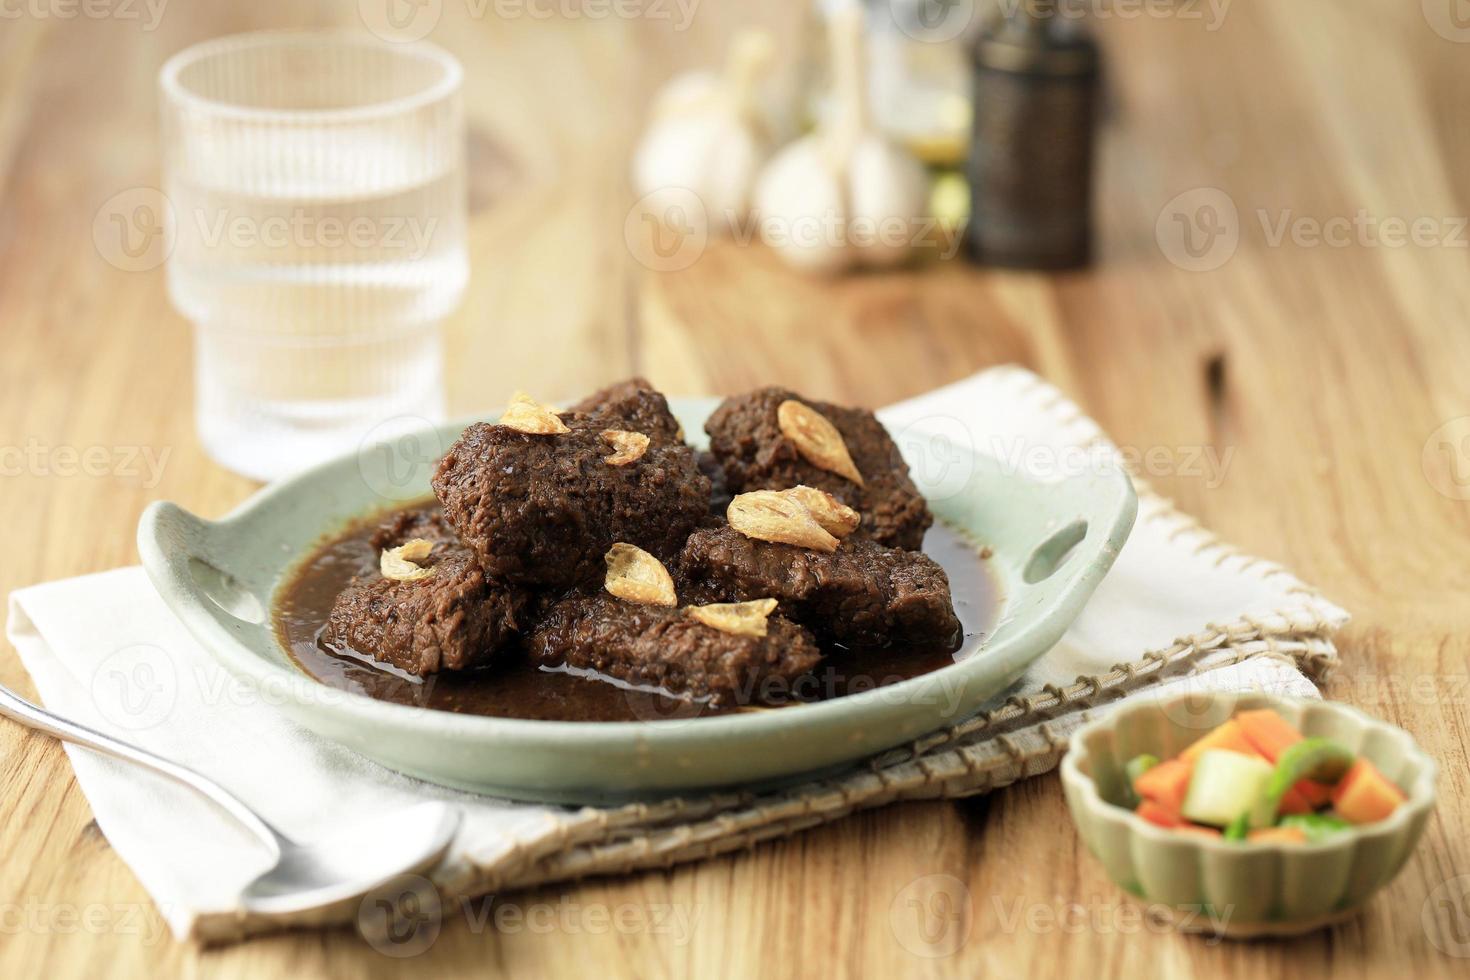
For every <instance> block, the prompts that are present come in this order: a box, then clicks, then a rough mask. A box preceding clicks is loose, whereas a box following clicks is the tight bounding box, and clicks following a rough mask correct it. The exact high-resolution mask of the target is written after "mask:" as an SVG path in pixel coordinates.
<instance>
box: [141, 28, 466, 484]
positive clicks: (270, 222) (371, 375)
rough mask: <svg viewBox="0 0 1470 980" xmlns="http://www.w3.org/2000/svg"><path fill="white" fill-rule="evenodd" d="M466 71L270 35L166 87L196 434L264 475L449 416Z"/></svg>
mask: <svg viewBox="0 0 1470 980" xmlns="http://www.w3.org/2000/svg"><path fill="white" fill-rule="evenodd" d="M461 76H462V70H461V68H460V65H459V63H458V62H457V61H455V59H454V58H453V57H451V56H450V55H449V54H447V53H446V52H444V51H442V50H440V49H439V48H437V47H434V46H432V45H429V44H423V43H418V44H406V43H405V44H395V43H388V42H383V41H378V40H375V39H370V38H364V37H359V36H357V35H353V34H346V33H336V32H328V33H263V34H247V35H240V36H236V37H227V38H221V39H219V40H215V41H210V42H207V43H205V44H200V45H197V46H195V47H192V48H189V49H187V50H185V51H183V52H181V53H179V54H177V55H175V56H174V57H173V58H172V59H170V60H169V61H168V63H167V64H165V65H164V67H163V71H162V73H161V75H160V84H161V87H162V100H163V148H164V188H163V191H164V195H165V197H166V199H167V201H168V203H169V204H170V205H171V207H172V221H171V222H170V223H169V224H168V225H167V227H168V228H169V229H170V230H171V233H172V238H171V242H170V244H171V249H172V251H171V252H170V253H169V260H168V286H169V295H170V297H171V299H172V301H173V303H174V305H175V306H176V307H177V308H178V309H179V311H180V312H182V313H183V314H184V316H186V317H188V318H189V320H190V321H192V323H193V324H194V326H195V328H196V329H195V379H196V403H195V411H196V418H197V424H198V429H199V437H200V439H201V441H202V442H203V444H204V447H205V449H206V450H207V451H208V452H209V453H210V455H211V456H213V457H214V458H215V459H216V460H217V461H219V462H220V463H222V464H224V465H225V466H228V467H230V468H231V469H234V470H237V471H239V472H241V473H245V474H247V475H249V476H253V477H256V478H258V479H274V478H276V477H278V476H282V475H284V474H286V473H289V472H292V471H294V470H297V469H300V468H301V467H303V466H306V465H308V464H310V463H312V462H315V461H317V460H320V459H322V458H323V457H325V456H327V455H331V454H335V453H339V452H342V451H344V450H347V449H351V448H352V447H354V446H356V445H358V444H359V443H360V441H361V440H362V439H363V437H364V436H365V435H366V434H367V432H368V431H369V430H371V429H372V428H373V427H374V426H375V425H376V424H378V423H381V422H384V421H386V420H389V419H400V420H401V419H404V418H412V419H424V420H427V421H429V422H437V421H442V419H443V416H444V395H443V384H442V380H443V350H442V340H441V337H440V327H441V322H442V321H443V319H444V317H445V316H446V315H447V314H449V313H450V312H451V311H453V310H454V308H455V307H456V306H458V304H459V301H460V297H461V296H462V295H463V292H464V286H465V282H466V279H467V277H468V274H469V271H468V263H467V261H466V258H465V244H464V238H465V184H464V164H465V149H464V120H463V109H462V105H461V101H460V81H461Z"/></svg>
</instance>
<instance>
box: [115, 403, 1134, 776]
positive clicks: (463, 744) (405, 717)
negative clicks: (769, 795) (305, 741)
mask: <svg viewBox="0 0 1470 980" xmlns="http://www.w3.org/2000/svg"><path fill="white" fill-rule="evenodd" d="M714 405H715V402H714V401H713V400H703V399H701V400H688V401H677V400H676V401H675V402H674V403H673V407H674V410H675V412H676V413H677V414H678V415H679V418H680V421H681V422H683V424H684V429H685V431H686V432H688V433H691V434H696V433H697V434H702V432H703V423H704V419H705V417H706V416H707V415H708V414H709V412H710V411H711V410H712V409H713V407H714ZM463 424H464V423H461V424H459V425H452V426H446V427H444V428H441V429H437V430H423V431H420V432H409V433H402V432H395V431H385V432H383V433H380V435H381V436H383V438H382V439H381V440H378V439H375V440H374V441H373V442H372V443H370V444H367V445H365V446H364V448H363V449H362V450H361V451H359V452H357V453H355V454H350V455H348V456H345V457H342V458H339V459H335V460H332V461H329V462H327V463H323V464H322V465H320V466H317V467H314V468H313V469H311V470H308V471H307V472H305V473H302V474H301V475H299V476H297V477H294V478H292V479H290V480H286V481H283V482H281V483H277V484H273V485H271V486H269V487H266V488H265V489H264V490H262V491H261V492H260V493H258V494H256V495H255V496H254V497H252V498H251V499H250V500H248V501H247V502H246V503H245V504H243V505H242V506H241V507H239V508H238V509H236V510H235V511H234V512H232V513H231V514H229V515H228V516H226V517H224V518H223V519H221V520H218V521H208V520H204V519H203V518H200V517H196V516H195V515H193V514H190V513H189V512H188V511H185V510H183V509H182V508H180V507H178V506H176V505H174V504H171V503H166V502H160V503H155V504H153V505H152V506H151V507H149V508H148V510H147V511H146V512H145V513H144V514H143V519H142V521H141V523H140V524H139V527H138V549H139V551H140V553H141V554H142V557H143V564H144V566H145V567H146V568H147V570H148V574H149V576H150V577H151V578H152V580H153V583H154V585H155V586H156V587H157V588H158V591H159V593H160V594H161V595H162V596H163V598H164V600H165V601H166V602H167V603H168V604H169V605H170V606H171V607H172V608H173V610H174V611H175V613H177V614H178V616H179V618H180V619H181V620H182V621H183V622H184V624H185V625H186V626H187V627H188V628H189V630H190V631H191V632H192V633H193V634H194V635H195V636H196V637H197V638H198V639H199V641H200V643H202V644H203V645H204V646H205V647H207V648H208V649H209V650H211V651H212V652H213V653H214V654H215V655H216V656H217V657H218V658H219V660H220V662H221V663H222V664H223V665H224V666H225V667H226V668H227V669H228V670H229V671H230V672H231V673H233V674H235V675H236V676H238V677H240V678H242V679H243V680H245V681H247V682H249V683H252V684H255V685H257V686H268V688H269V689H270V690H271V691H272V692H273V693H274V696H273V697H272V702H271V703H273V704H279V705H280V707H281V708H282V710H284V711H286V712H287V713H288V714H289V715H290V716H291V717H292V718H293V719H294V720H296V721H297V722H298V723H300V724H301V725H303V726H305V727H306V728H308V729H310V730H312V731H314V732H317V733H318V734H320V735H322V736H324V737H326V738H329V739H332V740H333V741H336V742H340V743H341V744H343V745H346V746H348V747H350V748H352V749H354V750H355V751H357V752H360V753H361V754H363V755H365V756H367V757H368V758H371V759H373V760H375V761H377V762H380V763H382V764H383V765H385V766H387V767H389V768H390V769H394V770H397V771H399V772H404V773H408V774H411V775H414V776H418V777H421V778H423V779H426V780H429V781H431V782H435V783H441V784H444V785H447V786H454V787H458V788H461V789H468V790H473V791H478V792H485V793H492V794H495V795H498V796H508V797H514V798H519V799H534V800H549V801H558V802H612V801H617V800H628V799H636V798H646V797H651V796H659V795H667V794H671V793H678V792H684V791H695V790H707V789H712V788H716V787H727V786H735V785H773V784H777V783H780V782H783V781H786V780H790V779H794V778H797V777H802V776H806V775H810V774H813V773H816V772H820V771H828V770H833V769H836V768H839V767H842V766H845V765H848V764H851V763H852V762H854V761H856V760H858V759H861V758H863V757H865V756H868V755H871V754H873V753H875V752H879V751H882V750H883V749H886V748H891V747H893V746H895V745H898V744H901V743H903V742H905V741H908V740H910V739H913V738H915V737H917V736H919V735H922V734H924V733H926V732H930V731H933V730H934V729H936V728H940V727H942V726H944V725H947V724H951V723H954V722H956V721H959V720H960V719H962V718H964V717H965V716H967V715H969V714H972V713H973V712H974V711H975V710H977V709H978V708H979V707H980V706H981V705H982V704H983V703H984V702H985V701H986V700H987V699H989V698H991V697H993V696H994V695H996V694H997V693H999V692H1000V691H1002V690H1004V689H1005V688H1006V686H1007V685H1009V684H1011V683H1012V682H1013V681H1015V680H1016V679H1017V678H1018V677H1019V676H1020V675H1021V673H1022V672H1023V671H1024V670H1025V669H1026V667H1027V666H1028V665H1029V664H1031V663H1032V662H1033V661H1034V660H1036V659H1037V658H1038V657H1040V656H1041V655H1042V654H1044V653H1045V652H1046V651H1047V650H1048V649H1050V648H1051V647H1052V646H1053V645H1054V644H1055V643H1056V642H1057V640H1058V639H1059V638H1060V637H1061V635H1062V633H1063V632H1064V631H1065V630H1066V628H1067V626H1068V624H1070V623H1071V622H1072V620H1073V619H1074V618H1075V617H1076V616H1077V614H1078V612H1079V611H1080V610H1081V609H1082V605H1083V603H1084V602H1086V600H1087V597H1088V596H1089V595H1091V593H1092V591H1093V589H1094V588H1095V587H1096V586H1097V583H1098V582H1099V581H1100V580H1101V579H1102V577H1103V575H1104V574H1105V573H1106V572H1107V570H1108V568H1109V567H1110V566H1111V565H1112V563H1113V559H1114V558H1115V557H1116V556H1117V554H1118V550H1119V549H1120V548H1121V547H1122V546H1123V542H1124V540H1126V538H1127V536H1128V532H1129V530H1130V529H1131V528H1132V526H1133V518H1134V515H1135V512H1136V509H1137V501H1136V499H1135V497H1134V493H1133V487H1132V485H1131V484H1130V483H1129V481H1128V478H1127V476H1126V475H1125V474H1124V473H1123V472H1122V471H1121V470H1117V469H1111V468H1099V467H1089V468H1088V472H1086V473H1083V474H1080V475H1077V476H1073V477H1070V478H1067V479H1064V480H1059V481H1056V482H1039V481H1036V480H1033V479H1029V478H1026V477H1023V476H1020V475H1017V474H1016V473H1014V472H1011V471H1008V469H1007V468H1006V467H1005V466H1004V464H1003V463H1002V462H1001V461H999V460H997V459H994V458H993V457H990V456H986V455H978V454H976V455H971V454H970V453H969V452H968V450H965V449H962V448H960V447H948V448H947V449H946V453H947V457H948V459H949V461H950V462H951V463H953V462H955V461H956V459H959V461H960V462H961V463H962V464H963V468H962V471H963V472H964V473H965V474H967V475H968V478H967V479H964V480H962V481H960V485H956V480H955V478H954V474H955V472H956V469H955V467H954V466H950V467H948V468H947V469H945V470H941V471H940V477H941V478H942V480H943V482H942V484H941V483H939V482H931V483H930V485H927V486H926V480H925V475H924V474H925V470H926V469H931V470H932V469H934V467H916V469H915V476H916V480H917V481H918V482H919V488H920V490H922V491H924V492H925V493H926V495H929V497H930V504H931V507H932V508H933V509H934V511H935V512H936V514H937V515H938V516H939V518H940V519H941V520H943V521H945V522H947V523H948V524H949V525H950V526H952V527H953V528H956V529H959V530H960V531H962V532H963V533H965V534H967V535H968V536H969V537H971V538H972V539H973V540H974V541H977V542H982V543H984V544H985V545H988V546H989V547H990V548H991V549H992V550H993V556H992V557H991V559H990V561H989V563H988V564H989V565H990V571H991V575H992V577H993V578H995V579H996V580H998V581H997V584H998V586H999V589H1000V592H1001V595H1002V597H1003V598H1002V604H1003V605H1002V609H1001V612H1000V615H999V618H998V620H997V622H996V624H995V626H994V627H993V629H991V630H989V631H988V632H987V633H986V635H985V636H984V637H983V638H981V639H979V640H977V641H976V642H974V643H972V644H970V645H969V646H968V647H967V648H966V649H963V650H961V651H960V653H959V654H956V662H955V663H954V664H953V665H952V666H947V667H944V668H942V669H940V670H936V671H933V672H931V673H928V674H925V675H923V676H920V677H916V678H913V679H911V680H907V681H903V682H901V683H897V684H893V685H890V686H888V687H883V688H877V689H873V690H868V691H864V692H862V693H858V694H853V695H850V696H847V697H842V698H836V699H833V700H829V701H823V702H820V703H815V704H809V705H801V706H798V707H791V708H785V709H781V710H776V711H763V712H750V713H742V714H737V715H727V716H716V717H706V718H699V717H696V718H687V719H665V720H651V721H639V722H617V723H587V722H544V721H522V720H514V719H501V718H485V717H477V716H469V715H460V714H454V713H449V712H442V711H433V710H427V709H423V708H416V707H411V706H406V705H399V704H391V703H386V702H382V701H376V700H374V699H372V698H370V697H367V696H365V695H360V694H354V693H349V692H342V691H336V690H332V689H328V688H325V687H323V686H322V685H319V684H316V683H315V682H313V681H306V680H305V675H304V674H303V673H302V672H301V670H300V668H298V667H297V666H296V665H295V664H294V663H293V662H292V661H291V659H290V658H289V657H288V656H287V654H286V652H285V651H284V650H283V649H282V647H281V645H280V644H279V643H278V642H277V639H276V635H275V632H274V630H273V628H272V624H271V617H270V609H271V602H272V597H273V595H274V594H275V591H276V589H277V588H278V587H279V586H280V585H281V584H282V583H283V582H284V581H285V580H286V578H287V577H288V576H289V573H290V570H291V569H292V567H293V565H294V564H295V563H296V562H297V561H299V560H300V559H301V558H302V557H304V555H305V554H306V553H307V551H308V550H309V549H310V548H311V547H312V545H313V544H314V543H315V542H316V541H317V540H318V539H319V538H320V537H321V536H322V535H324V534H327V533H330V532H332V531H334V530H337V529H339V528H341V527H342V526H343V525H344V524H345V523H346V522H347V521H349V520H351V519H352V518H354V517H358V516H361V515H364V514H367V513H370V512H373V511H376V510H380V509H382V508H383V507H385V506H387V505H390V504H392V503H393V502H394V501H396V500H407V499H412V498H416V497H420V496H422V495H424V494H426V493H427V492H428V480H429V474H430V470H431V466H432V461H433V459H434V458H436V457H437V455H438V454H439V452H441V451H442V450H443V449H444V448H447V447H448V446H449V444H450V443H451V442H452V441H453V440H454V438H455V437H456V436H457V434H458V432H459V430H460V429H461V428H463ZM956 454H959V456H956ZM961 457H962V458H961ZM965 600H966V597H965V596H963V595H957V596H956V601H957V602H963V601H965Z"/></svg>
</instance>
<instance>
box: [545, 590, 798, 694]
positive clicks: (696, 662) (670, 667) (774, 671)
mask: <svg viewBox="0 0 1470 980" xmlns="http://www.w3.org/2000/svg"><path fill="white" fill-rule="evenodd" d="M530 652H531V656H532V657H533V658H535V659H536V660H537V661H539V662H540V663H543V664H546V665H548V666H559V665H562V664H568V665H570V666H573V667H579V668H583V669H586V670H595V671H598V672H600V673H603V674H606V675H608V676H610V677H616V678H618V679H620V680H623V681H627V682H628V683H630V684H638V685H643V686H649V687H657V688H661V689H663V690H665V691H668V692H670V693H672V694H679V695H684V696H688V697H697V698H705V697H708V698H709V699H710V700H711V701H713V702H715V703H717V704H719V703H729V702H735V703H746V702H748V701H751V700H758V698H756V697H754V696H753V695H755V694H756V693H757V692H760V691H761V690H762V689H764V688H767V687H769V686H770V685H772V684H773V683H775V684H776V686H778V687H779V688H780V689H781V690H789V689H790V681H792V680H793V679H794V678H796V677H798V676H800V675H801V674H804V673H806V672H807V671H808V670H810V669H811V668H812V667H814V666H816V664H817V661H818V660H820V659H821V652H820V651H819V650H818V649H817V647H816V644H815V643H814V642H813V641H812V637H811V634H810V633H808V632H807V631H806V630H804V629H802V628H801V627H800V626H797V625H796V624H794V623H792V622H790V621H788V620H786V619H783V618H782V617H780V616H779V615H772V616H771V617H770V618H769V619H768V620H767V621H766V635H765V636H747V635H742V634H734V633H727V632H724V631H722V630H717V629H715V628H714V627H711V626H706V625H704V624H703V623H701V622H699V621H697V620H695V619H693V618H691V617H690V616H688V615H687V614H686V613H685V612H684V611H683V610H681V609H673V608H669V607H667V606H646V605H635V604H633V603H629V602H624V601H623V600H621V599H617V598H614V597H613V596H611V595H609V594H607V593H606V592H598V593H593V594H581V593H574V594H572V595H570V596H568V597H566V598H564V599H562V600H561V601H560V602H557V603H556V604H555V605H553V606H552V607H551V609H550V610H549V611H548V612H547V614H546V616H545V618H544V619H542V621H541V623H540V625H538V626H537V627H536V629H535V631H534V632H532V634H531V637H530Z"/></svg>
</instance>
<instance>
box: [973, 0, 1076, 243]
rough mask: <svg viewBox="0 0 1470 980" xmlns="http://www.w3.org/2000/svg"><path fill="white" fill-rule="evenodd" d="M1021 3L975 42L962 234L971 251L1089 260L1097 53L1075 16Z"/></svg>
mask: <svg viewBox="0 0 1470 980" xmlns="http://www.w3.org/2000/svg"><path fill="white" fill-rule="evenodd" d="M1034 6H1035V5H1034V4H1020V5H1018V6H1017V8H1015V11H1014V12H1013V13H1012V14H1011V15H1009V16H1001V17H999V18H997V19H995V20H992V21H991V22H989V23H988V24H987V25H986V26H985V27H984V29H982V30H981V31H980V33H979V34H978V36H977V37H976V39H975V42H974V46H973V48H972V56H973V60H974V69H975V78H974V86H975V87H974V99H973V102H974V113H975V117H974V121H975V125H974V130H973V134H972V136H971V139H972V141H973V146H972V147H971V151H970V161H969V167H968V177H969V182H970V202H971V205H970V208H971V210H970V221H969V224H968V225H967V226H966V230H965V242H966V245H967V246H968V249H969V252H970V254H971V256H972V257H973V258H975V260H976V261H979V262H981V263H985V264H988V265H1002V266H1013V267H1020V268H1029V269H1064V268H1073V267H1076V266H1081V265H1085V264H1086V263H1087V261H1088V257H1089V254H1090V252H1091V240H1092V158H1093V137H1094V133H1095V130H1096V124H1097V103H1098V90H1099V61H1100V56H1099V53H1098V48H1097V44H1096V42H1094V41H1093V40H1092V38H1091V37H1089V36H1088V35H1087V33H1086V32H1085V31H1084V30H1082V29H1081V28H1080V27H1079V26H1078V25H1077V24H1076V22H1075V21H1067V22H1064V21H1063V19H1062V18H1059V17H1055V16H1049V17H1044V16H1041V15H1039V14H1038V13H1037V12H1036V11H1035V10H1033V9H1032V8H1033V7H1034Z"/></svg>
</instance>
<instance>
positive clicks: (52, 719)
mask: <svg viewBox="0 0 1470 980" xmlns="http://www.w3.org/2000/svg"><path fill="white" fill-rule="evenodd" d="M0 715H4V716H5V717H7V718H9V719H11V720H13V721H17V722H19V723H20V724H22V725H24V726H26V727H27V728H33V729H35V730H36V731H38V732H45V733H46V734H48V735H54V736H56V737H57V738H59V739H61V740H62V741H63V742H72V743H74V744H76V745H84V746H86V747H87V748H89V749H96V750H97V751H98V752H103V753H106V754H107V755H110V756H114V757H115V758H118V759H126V760H127V761H128V762H133V763H137V764H138V765H140V766H143V767H144V768H145V769H152V770H153V771H154V772H157V773H162V774H163V775H165V776H168V777H170V778H171V779H174V780H177V781H178V782H181V783H183V784H184V785H185V786H188V787H190V788H191V789H193V790H195V791H196V792H198V793H201V794H202V795H204V796H207V797H209V799H211V800H213V801H214V802H215V803H216V804H217V805H218V806H219V807H220V809H222V810H224V811H225V812H227V813H229V814H230V816H232V817H234V818H235V819H236V820H237V821H239V822H240V823H241V824H242V825H244V827H245V828H246V829H247V830H249V831H250V832H251V833H252V834H254V835H255V836H256V837H258V838H260V840H261V842H262V843H264V844H265V845H266V846H268V847H270V848H271V849H272V850H274V852H275V853H276V855H277V856H279V855H280V853H281V850H282V848H283V847H285V846H287V845H288V844H289V843H290V841H289V840H288V839H287V838H286V837H285V836H284V835H282V834H281V833H280V832H279V831H277V830H276V829H275V828H274V827H272V826H271V825H270V824H268V823H266V822H265V821H264V820H262V819H261V818H260V817H259V816H257V815H256V814H255V811H254V810H251V809H250V808H249V807H248V806H246V805H245V804H244V803H241V802H240V801H239V800H237V799H236V798H235V797H234V796H232V795H230V794H229V793H228V792H226V791H225V790H224V788H223V787H221V786H220V785H219V784H218V783H215V782H214V781H212V780H209V779H206V778H205V777H203V776H201V775H200V774H199V773H197V772H195V771H194V770H193V769H189V768H188V767H186V766H181V765H179V764H178V763H177V762H170V761H169V760H167V759H164V758H160V757H159V756H156V755H154V754H153V753H152V752H148V751H145V750H144V749H140V748H138V747H137V746H136V745H130V744H128V743H127V742H124V741H121V740H119V739H116V738H113V737H112V736H111V735H104V734H102V733H101V732H98V731H94V730H92V729H90V728H88V727H87V726H86V725H81V724H78V723H77V722H74V721H70V720H69V719H66V718H63V717H61V716H60V715H57V714H53V713H52V712H50V711H47V710H46V709H45V708H42V707H39V706H37V705H34V704H31V702H29V701H27V700H25V699H24V698H22V697H20V696H19V695H17V694H16V693H15V692H14V691H12V690H10V689H9V688H7V687H5V686H4V685H0Z"/></svg>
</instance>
